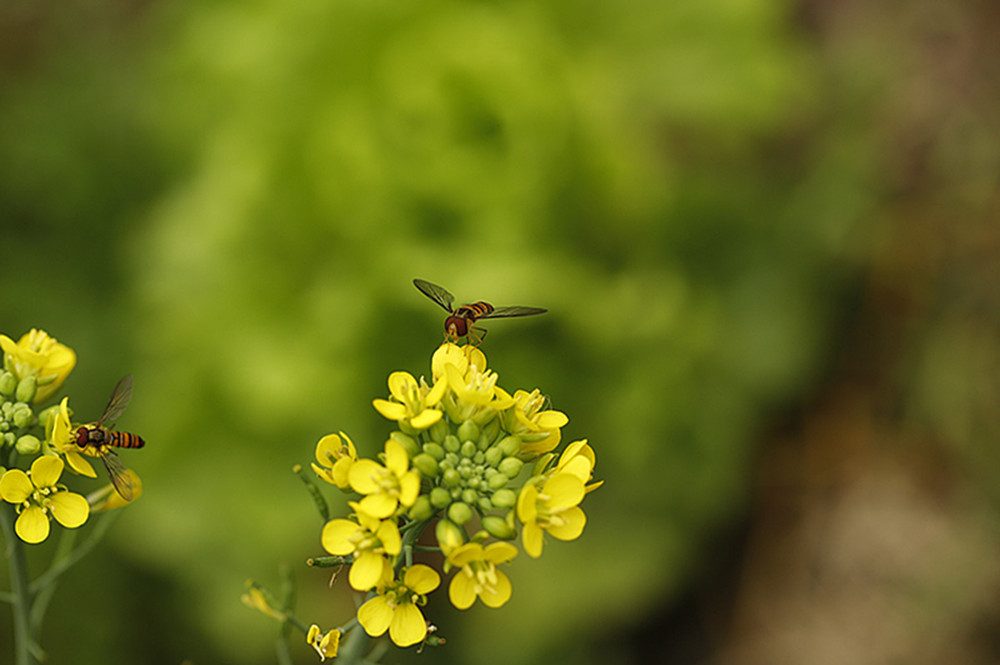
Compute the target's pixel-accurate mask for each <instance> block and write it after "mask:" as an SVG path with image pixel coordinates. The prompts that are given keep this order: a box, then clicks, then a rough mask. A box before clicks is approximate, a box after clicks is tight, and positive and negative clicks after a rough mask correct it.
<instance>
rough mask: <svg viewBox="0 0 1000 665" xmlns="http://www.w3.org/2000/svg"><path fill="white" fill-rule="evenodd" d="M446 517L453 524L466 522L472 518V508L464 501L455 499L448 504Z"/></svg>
mask: <svg viewBox="0 0 1000 665" xmlns="http://www.w3.org/2000/svg"><path fill="white" fill-rule="evenodd" d="M448 519H450V520H451V521H452V522H454V523H455V524H468V523H469V522H470V521H471V520H472V508H469V505H468V504H466V503H462V502H461V501H456V502H455V503H453V504H451V505H450V506H448Z"/></svg>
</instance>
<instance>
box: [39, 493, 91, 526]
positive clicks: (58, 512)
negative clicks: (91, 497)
mask: <svg viewBox="0 0 1000 665" xmlns="http://www.w3.org/2000/svg"><path fill="white" fill-rule="evenodd" d="M49 510H50V511H51V512H52V517H54V518H56V521H57V522H59V523H60V524H62V525H63V526H64V527H66V528H68V529H75V528H76V527H78V526H80V525H81V524H83V523H84V522H86V521H87V517H89V516H90V504H88V503H87V500H86V499H85V498H83V497H82V496H80V495H79V494H76V493H75V492H57V493H56V494H53V495H52V497H51V498H50V499H49Z"/></svg>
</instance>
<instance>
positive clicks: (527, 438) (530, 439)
mask: <svg viewBox="0 0 1000 665" xmlns="http://www.w3.org/2000/svg"><path fill="white" fill-rule="evenodd" d="M549 434H550V432H535V433H531V432H527V433H525V434H522V435H521V440H522V441H524V442H525V443H538V442H539V441H544V440H545V439H547V438H549Z"/></svg>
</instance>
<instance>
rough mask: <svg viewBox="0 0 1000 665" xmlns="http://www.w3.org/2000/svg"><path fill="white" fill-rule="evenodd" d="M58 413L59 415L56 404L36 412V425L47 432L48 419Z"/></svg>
mask: <svg viewBox="0 0 1000 665" xmlns="http://www.w3.org/2000/svg"><path fill="white" fill-rule="evenodd" d="M58 413H59V405H58V404H53V405H52V406H50V407H47V408H45V409H42V410H41V411H39V412H38V424H39V425H41V426H42V427H43V428H45V430H46V431H48V428H49V418H51V417H52V416H55V415H56V414H58Z"/></svg>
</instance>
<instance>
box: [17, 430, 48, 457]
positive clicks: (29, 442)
mask: <svg viewBox="0 0 1000 665" xmlns="http://www.w3.org/2000/svg"><path fill="white" fill-rule="evenodd" d="M14 447H15V448H16V449H17V452H18V454H20V455H34V454H35V453H37V452H38V449H39V448H41V447H42V442H41V441H39V440H38V437H36V436H32V435H30V434H25V435H24V436H22V437H20V438H19V439H18V440H17V443H15V444H14Z"/></svg>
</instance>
